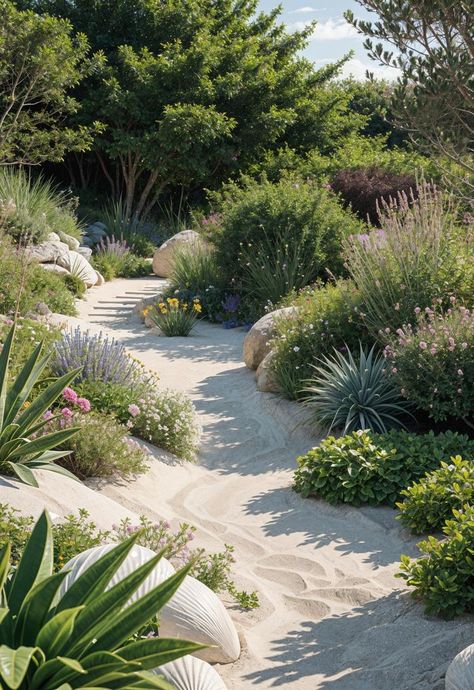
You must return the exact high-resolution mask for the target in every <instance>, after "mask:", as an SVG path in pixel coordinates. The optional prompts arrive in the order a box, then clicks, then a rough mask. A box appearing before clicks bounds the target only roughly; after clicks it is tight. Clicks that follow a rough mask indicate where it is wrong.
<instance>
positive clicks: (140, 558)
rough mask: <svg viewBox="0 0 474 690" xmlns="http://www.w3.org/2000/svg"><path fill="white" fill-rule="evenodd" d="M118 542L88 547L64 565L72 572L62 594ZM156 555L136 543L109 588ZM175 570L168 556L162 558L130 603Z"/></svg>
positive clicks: (65, 582)
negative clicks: (167, 558)
mask: <svg viewBox="0 0 474 690" xmlns="http://www.w3.org/2000/svg"><path fill="white" fill-rule="evenodd" d="M115 546H117V544H105V545H104V546H94V547H93V548H92V549H87V551H83V552H82V553H79V554H78V555H77V556H74V558H71V560H70V561H68V563H66V565H65V566H64V568H63V570H70V571H71V572H70V573H69V574H68V575H67V577H66V578H65V580H64V582H63V583H62V585H61V589H60V595H61V596H62V595H63V594H64V593H65V592H66V591H67V590H68V589H69V587H70V586H71V585H72V584H73V582H75V581H76V580H77V578H78V577H79V576H80V575H82V574H83V573H84V572H85V571H86V570H87V569H88V568H90V567H91V565H92V564H93V563H95V562H96V561H98V560H99V558H100V557H101V556H103V555H104V554H106V553H107V552H108V551H110V549H113V548H114V547H115ZM154 556H156V553H155V552H154V551H152V550H151V549H147V548H145V547H144V546H139V545H138V544H135V545H134V546H133V547H132V549H131V551H130V553H129V554H128V555H127V557H126V559H125V560H124V562H123V563H122V565H121V566H120V567H119V568H118V570H117V572H116V573H115V575H114V576H113V578H112V579H111V580H110V583H109V585H108V588H110V587H113V585H116V584H117V583H118V582H120V580H123V579H124V578H125V577H127V575H130V573H133V571H135V570H136V569H137V568H139V567H140V566H141V565H143V564H144V563H146V562H147V561H149V560H150V559H151V558H153V557H154ZM174 572H175V569H174V568H173V566H172V565H171V563H170V562H169V561H167V560H166V558H161V559H160V560H159V561H158V563H157V565H156V566H155V568H153V570H152V572H151V573H150V575H148V577H147V579H146V580H145V581H144V582H143V583H142V584H141V585H140V587H139V588H138V589H137V590H136V591H135V592H134V593H133V595H132V596H131V597H130V599H129V601H128V603H129V604H131V603H133V602H134V601H136V600H137V599H139V598H140V597H143V596H144V595H145V594H146V593H147V592H149V591H150V590H151V589H153V588H154V587H157V586H158V585H159V584H161V583H162V582H164V580H166V579H167V578H168V577H171V575H173V574H174Z"/></svg>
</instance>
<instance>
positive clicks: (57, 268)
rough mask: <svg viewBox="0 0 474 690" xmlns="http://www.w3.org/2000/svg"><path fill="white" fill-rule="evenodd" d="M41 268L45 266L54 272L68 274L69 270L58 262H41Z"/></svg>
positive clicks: (47, 269)
mask: <svg viewBox="0 0 474 690" xmlns="http://www.w3.org/2000/svg"><path fill="white" fill-rule="evenodd" d="M40 266H41V268H44V269H45V270H46V271H52V272H53V273H59V274H60V275H64V274H68V273H69V271H68V270H67V268H63V267H62V266H58V264H40Z"/></svg>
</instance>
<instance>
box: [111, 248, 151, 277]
mask: <svg viewBox="0 0 474 690" xmlns="http://www.w3.org/2000/svg"><path fill="white" fill-rule="evenodd" d="M150 273H151V263H150V261H149V260H148V259H146V258H143V257H141V256H137V255H136V254H134V253H133V252H129V253H128V254H127V255H126V256H125V257H124V261H123V265H122V268H121V269H120V271H119V272H118V274H117V275H118V277H119V278H141V277H142V276H149V275H150Z"/></svg>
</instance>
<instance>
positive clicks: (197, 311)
mask: <svg viewBox="0 0 474 690" xmlns="http://www.w3.org/2000/svg"><path fill="white" fill-rule="evenodd" d="M193 309H194V311H195V312H196V313H197V314H200V313H201V311H202V307H201V305H200V304H199V302H195V303H194V304H193Z"/></svg>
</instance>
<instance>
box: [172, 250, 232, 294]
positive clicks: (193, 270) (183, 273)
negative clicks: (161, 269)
mask: <svg viewBox="0 0 474 690" xmlns="http://www.w3.org/2000/svg"><path fill="white" fill-rule="evenodd" d="M169 283H170V290H171V291H173V292H174V291H175V290H180V291H181V290H189V291H190V293H191V294H193V295H194V296H199V295H202V294H203V293H204V291H205V290H206V288H209V287H212V286H214V287H216V286H217V287H223V285H222V276H221V275H220V271H219V266H218V264H217V261H216V257H215V253H214V251H213V250H212V249H211V248H210V247H208V246H206V245H202V244H196V246H193V247H192V248H191V249H187V248H182V249H178V250H177V251H176V252H174V254H173V270H172V272H171V276H170V279H169Z"/></svg>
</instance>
